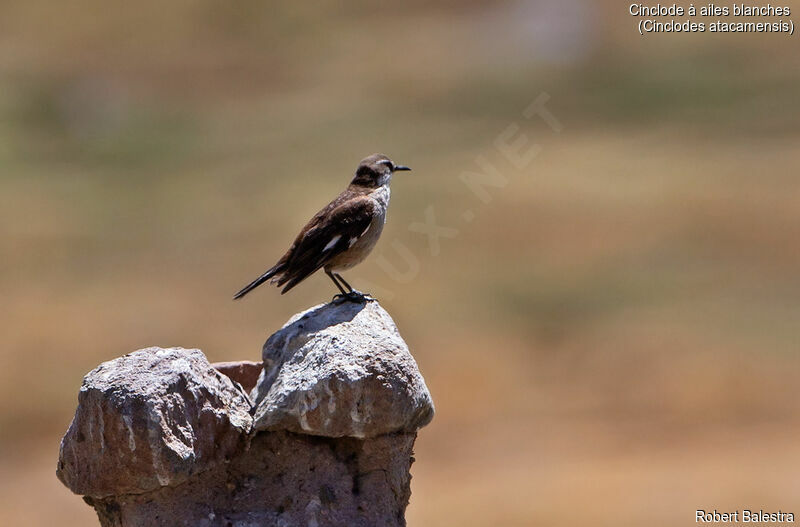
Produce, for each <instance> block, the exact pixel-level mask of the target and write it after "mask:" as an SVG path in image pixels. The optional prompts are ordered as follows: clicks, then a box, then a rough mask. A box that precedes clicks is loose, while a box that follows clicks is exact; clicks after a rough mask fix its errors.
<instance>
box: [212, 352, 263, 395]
mask: <svg viewBox="0 0 800 527" xmlns="http://www.w3.org/2000/svg"><path fill="white" fill-rule="evenodd" d="M211 365H212V366H213V367H214V368H215V369H216V370H217V371H218V372H220V373H223V374H225V375H226V376H227V377H228V378H229V379H230V380H232V381H234V382H238V383H239V384H241V385H242V388H244V389H245V391H247V392H250V390H252V389H253V388H255V387H256V382H258V376H259V375H261V370H263V369H264V364H263V363H261V362H253V361H251V360H240V361H235V362H214V363H212V364H211Z"/></svg>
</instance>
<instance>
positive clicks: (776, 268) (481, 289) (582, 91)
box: [0, 0, 800, 526]
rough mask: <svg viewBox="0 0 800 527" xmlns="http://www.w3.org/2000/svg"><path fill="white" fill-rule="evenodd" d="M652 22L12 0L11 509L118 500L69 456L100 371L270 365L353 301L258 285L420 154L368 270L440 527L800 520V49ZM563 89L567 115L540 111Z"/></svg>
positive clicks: (2, 204)
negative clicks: (403, 273) (284, 328)
mask: <svg viewBox="0 0 800 527" xmlns="http://www.w3.org/2000/svg"><path fill="white" fill-rule="evenodd" d="M625 13H626V6H625V5H623V4H621V3H619V2H610V1H604V2H591V3H590V2H582V1H573V2H556V1H532V2H518V3H516V2H506V1H490V0H474V1H470V2H453V1H446V2H436V3H434V4H431V3H429V2H412V3H410V4H409V3H407V4H404V5H403V6H402V7H401V6H399V5H398V6H380V7H379V6H375V5H374V4H372V3H367V2H350V3H348V4H346V5H341V4H340V3H334V2H323V3H321V4H320V3H317V4H313V5H288V4H279V3H271V2H270V3H263V2H254V1H246V2H237V3H230V4H220V3H215V2H209V1H192V2H189V1H178V2H172V3H169V4H163V3H157V2H152V1H146V2H139V3H136V4H126V5H115V6H111V5H109V4H107V3H101V2H98V1H96V0H80V1H78V2H72V3H68V4H46V3H43V2H35V1H34V2H23V1H21V0H9V1H6V2H4V3H3V4H2V5H0V290H1V291H2V298H3V302H0V315H1V316H0V333H2V334H3V335H4V337H5V343H4V346H3V350H4V351H3V356H2V357H3V359H4V360H3V364H4V367H3V369H2V373H0V401H2V402H0V471H2V472H3V473H4V474H6V478H3V481H2V482H0V496H3V499H2V501H0V505H1V506H0V510H2V511H3V512H2V513H0V523H3V524H9V525H15V524H25V525H39V524H41V525H50V524H52V523H53V522H54V521H55V522H58V523H59V524H60V525H85V524H87V523H90V522H92V521H93V519H92V512H91V510H90V509H89V508H88V507H86V506H85V505H84V504H83V503H82V502H81V501H80V500H79V499H77V498H76V497H74V496H71V495H70V494H69V492H68V491H67V490H66V489H64V488H63V487H61V486H60V484H59V483H58V482H57V481H56V479H55V477H54V470H55V461H56V445H57V442H58V438H59V437H60V435H61V434H62V433H63V431H64V430H65V429H66V427H67V425H68V423H69V421H70V419H71V416H72V412H73V410H74V405H75V400H76V399H75V397H76V392H77V389H78V387H79V383H80V379H81V377H82V375H83V374H84V373H86V372H87V371H88V370H90V369H91V368H93V367H94V366H95V365H97V363H98V362H100V361H103V360H108V359H111V358H113V357H116V356H118V355H121V354H123V353H126V352H129V351H132V350H134V349H138V348H142V347H146V346H149V345H161V346H171V345H180V346H184V347H199V348H201V349H203V351H204V352H205V353H206V354H207V355H208V356H209V357H210V358H211V359H212V360H236V359H255V358H257V357H258V356H259V350H260V347H261V344H262V342H263V340H264V339H265V337H266V336H267V335H268V334H269V333H271V332H272V331H274V330H275V329H277V328H278V327H280V325H282V324H283V323H284V322H285V320H286V319H287V318H288V317H289V316H290V315H291V314H293V313H295V312H296V311H298V310H300V309H303V308H305V307H308V306H309V305H312V304H314V303H318V302H321V301H325V300H327V299H328V298H329V297H330V296H332V295H333V293H334V291H332V287H331V285H330V284H329V283H328V282H327V280H326V279H325V278H324V277H320V278H312V279H310V280H308V281H307V282H306V283H304V284H303V285H302V286H300V287H298V288H297V289H296V290H294V291H292V293H291V294H290V295H287V296H285V297H281V296H280V295H279V294H278V292H277V291H275V290H270V289H269V288H265V289H264V290H259V291H258V292H257V293H255V294H254V295H253V296H252V297H248V299H247V300H246V301H245V302H240V303H233V302H231V301H230V297H231V295H232V293H233V292H234V291H236V290H237V289H238V288H239V287H240V286H241V285H242V284H244V283H245V282H247V281H248V280H249V279H251V278H252V277H253V276H255V275H256V274H258V273H259V272H261V271H262V270H263V269H264V268H266V267H268V266H269V265H271V264H272V263H273V261H274V260H275V259H276V258H278V257H279V256H280V254H281V253H282V251H283V250H284V249H285V248H286V245H287V244H288V243H289V242H290V241H291V239H292V237H293V236H294V234H295V233H296V231H297V229H298V228H299V227H300V226H301V225H302V224H303V223H304V222H305V221H306V220H307V219H308V217H309V216H310V215H311V214H313V213H314V212H316V210H317V209H318V208H319V207H320V206H322V205H323V204H324V203H326V201H327V200H328V199H330V198H331V197H332V196H334V195H335V194H336V193H337V192H339V191H340V190H341V189H342V188H343V187H344V186H345V185H346V184H347V182H348V180H349V178H350V174H351V173H352V171H353V169H354V167H355V165H356V163H357V162H358V160H359V159H361V158H362V157H364V156H366V155H368V154H370V153H372V152H375V151H380V152H384V153H386V154H388V155H390V156H391V157H392V158H393V159H395V160H396V161H398V162H402V163H405V164H408V165H410V166H412V167H413V168H414V171H413V172H411V173H410V174H403V175H400V176H398V177H397V178H395V181H394V182H393V200H392V206H391V209H390V215H389V222H388V224H387V228H386V230H385V233H384V238H383V240H382V242H381V244H380V245H379V248H378V250H377V254H376V255H375V256H374V257H373V258H372V259H371V260H370V261H368V263H365V264H364V265H363V266H361V267H359V268H358V269H355V270H353V271H351V272H350V274H349V275H348V276H347V279H348V281H350V282H351V283H353V284H354V285H355V286H357V287H362V286H361V284H368V285H369V286H370V287H374V288H375V289H374V291H380V292H381V293H382V294H379V295H378V296H380V297H381V300H382V303H383V304H384V305H385V306H386V307H387V309H389V311H390V312H391V313H392V315H393V316H394V317H395V319H396V321H397V322H398V325H399V327H400V329H401V331H402V333H403V335H404V337H405V338H406V340H407V341H408V342H409V345H410V346H411V348H412V351H413V352H414V354H415V356H416V357H417V359H418V362H419V363H420V365H421V367H422V370H423V373H424V374H425V376H426V378H427V380H428V383H429V385H430V388H431V390H432V392H433V395H434V398H435V400H436V404H437V411H438V414H437V418H436V420H435V421H434V423H433V424H432V425H431V427H430V428H428V429H425V430H424V431H423V432H422V433H421V434H420V438H419V442H418V448H417V456H416V457H417V460H418V461H417V463H416V464H415V466H414V475H415V479H414V485H413V491H414V495H413V497H412V503H411V506H410V509H409V520H410V523H411V524H412V525H507V526H511V525H529V524H531V523H542V524H548V525H574V524H576V523H590V524H592V525H615V526H616V525H628V524H634V523H637V524H640V523H642V522H643V521H644V522H646V523H647V524H649V525H674V524H675V523H676V522H678V521H680V520H679V518H684V517H685V514H688V513H689V512H691V511H693V510H694V509H695V508H697V507H698V506H700V505H708V506H711V505H714V506H716V507H717V508H718V509H720V510H722V509H724V508H725V507H729V508H735V507H741V506H742V504H743V503H745V502H746V503H750V502H751V501H752V499H751V498H753V497H758V498H759V499H760V501H759V506H762V507H764V509H765V510H766V509H767V508H769V507H774V508H775V509H776V510H777V508H778V507H783V510H786V509H787V507H789V506H790V505H791V503H794V501H792V500H796V491H795V492H793V491H792V489H795V487H796V484H795V482H796V476H795V475H794V474H793V473H792V472H791V471H790V470H784V469H783V468H781V467H791V466H793V465H794V464H796V462H797V460H798V459H800V450H798V447H797V445H796V441H795V440H794V438H795V437H796V434H797V431H798V424H799V423H800V420H798V418H799V417H800V411H799V410H800V407H799V406H798V405H797V403H796V402H795V400H796V399H795V397H794V393H793V389H792V387H793V383H794V377H795V374H796V372H797V371H798V370H797V368H798V358H797V354H796V351H797V346H798V341H799V340H800V335H798V329H797V328H798V327H799V326H800V278H799V277H798V276H799V275H798V273H797V269H798V266H799V265H800V250H798V244H797V240H798V239H799V237H800V209H798V206H797V204H798V199H799V198H800V181H798V179H797V178H796V169H797V166H798V164H800V150H798V149H797V144H798V137H799V136H800V121H798V119H797V115H798V112H799V111H800V107H798V105H800V102H798V99H797V96H796V95H797V93H798V88H800V55H798V54H797V52H796V47H795V46H794V45H793V44H792V41H791V40H790V39H788V38H787V37H785V36H780V35H764V36H756V35H713V36H712V35H658V36H648V37H646V38H642V37H640V36H639V35H638V34H637V32H636V29H635V25H634V24H633V23H632V20H631V18H629V17H626V15H625ZM542 92H546V93H548V94H550V96H551V100H550V101H549V103H548V108H549V109H550V110H551V111H552V112H553V113H554V114H555V115H556V116H557V117H558V119H559V120H560V121H561V122H562V123H563V124H564V130H563V131H562V132H561V133H560V134H555V133H553V132H552V131H551V130H550V129H549V128H548V127H547V126H546V125H544V123H542V122H541V121H538V120H536V119H534V120H526V119H524V118H523V117H522V114H521V112H522V110H523V109H524V108H525V107H527V105H528V104H530V103H531V102H532V101H533V100H534V99H535V98H536V97H537V96H538V95H539V94H540V93H542ZM512 123H516V124H517V125H519V126H520V127H521V131H522V132H523V133H525V134H526V136H527V137H528V139H529V140H531V141H535V142H537V143H538V144H539V145H540V146H541V147H542V151H541V154H540V155H539V156H538V157H537V158H536V159H535V160H534V161H533V162H532V163H531V164H530V166H528V167H525V168H524V169H518V168H515V167H514V166H513V165H511V164H509V163H508V161H506V160H505V159H503V157H502V156H501V155H500V154H499V153H498V152H497V150H496V149H495V147H494V146H493V142H494V141H495V139H496V138H497V137H498V134H500V133H501V132H502V131H503V130H505V129H506V128H507V127H508V126H509V125H510V124H512ZM478 155H482V156H484V157H486V158H487V159H489V160H490V162H491V163H493V164H494V165H495V166H496V167H497V168H498V170H500V171H501V173H502V174H503V175H504V176H505V177H506V178H507V179H508V185H507V186H506V187H503V188H491V187H487V189H488V190H489V192H490V194H491V200H490V202H489V203H487V204H484V203H482V202H481V201H480V200H478V199H477V198H476V196H474V195H473V194H472V193H471V192H470V191H469V189H468V188H467V187H466V186H465V185H463V184H462V183H461V182H460V180H459V175H460V174H461V173H462V172H464V171H469V170H475V169H476V165H475V158H476V156H478ZM428 207H433V209H434V210H435V213H436V218H437V223H439V224H441V225H444V226H449V227H453V228H457V229H458V231H459V233H458V235H457V236H456V237H455V238H453V239H442V240H440V242H441V252H440V254H438V255H432V254H431V253H430V251H429V246H428V240H427V239H426V237H425V236H421V235H420V234H418V233H415V232H412V231H410V230H409V229H408V226H409V225H410V224H411V223H413V222H421V221H424V220H423V218H424V212H425V210H426V209H427V208H428ZM465 211H471V212H473V214H474V219H473V220H472V221H469V222H467V221H465V220H464V219H463V213H464V212H465ZM393 242H399V243H402V244H403V245H404V246H406V247H407V248H408V249H409V250H410V251H411V254H412V255H413V256H414V258H415V260H416V261H417V263H418V264H419V269H420V270H419V273H418V274H417V275H416V276H415V277H414V278H413V279H411V280H410V281H408V282H407V283H406V282H399V281H397V280H396V279H395V278H393V277H392V276H391V275H390V274H388V273H387V272H385V270H384V269H383V268H382V267H381V266H380V265H379V264H378V260H379V257H380V256H383V257H384V258H385V259H386V260H387V261H389V262H390V263H392V264H393V265H396V266H397V268H399V269H403V267H404V265H405V263H404V261H403V259H402V257H401V255H400V254H399V253H397V252H396V251H395V250H394V249H393V247H392V243H393ZM743 460H744V461H743ZM795 490H796V489H795ZM621 496H622V497H621ZM654 496H660V497H659V498H658V499H657V501H656V498H655V497H654ZM41 499H45V500H46V501H47V503H48V506H47V507H42V506H40V505H38V503H39V500H41ZM487 503H489V504H492V505H493V506H491V507H488V506H485V505H486V504H487ZM578 504H581V506H580V507H578V506H577V505H578ZM667 505H669V507H667ZM687 511H688V512H687Z"/></svg>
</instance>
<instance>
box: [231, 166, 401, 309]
mask: <svg viewBox="0 0 800 527" xmlns="http://www.w3.org/2000/svg"><path fill="white" fill-rule="evenodd" d="M400 170H410V168H408V167H405V166H402V165H400V166H398V165H395V164H394V163H392V161H391V160H390V159H389V158H388V157H386V156H384V155H382V154H373V155H371V156H369V157H367V158H365V159H363V160H362V161H361V163H359V165H358V169H357V170H356V174H355V177H354V178H353V180H352V181H351V183H350V185H349V186H348V187H347V189H345V190H344V192H342V193H341V194H339V196H338V197H337V198H336V199H334V200H333V201H331V202H330V203H329V204H328V205H326V206H325V207H324V208H323V209H322V210H320V211H319V212H318V213H317V214H315V215H314V217H313V218H311V220H310V221H309V222H308V223H307V224H306V226H305V227H303V229H302V230H301V231H300V234H298V235H297V237H296V238H295V240H294V243H293V244H292V246H291V247H289V250H288V251H286V254H284V255H283V256H282V257H281V259H280V260H278V263H276V264H275V265H274V266H272V267H271V268H270V269H268V270H267V271H266V272H265V273H264V274H262V275H261V276H259V277H258V278H256V279H255V280H253V281H252V282H251V283H250V284H248V285H246V286H245V287H243V288H242V290H241V291H239V292H238V293H236V295H234V299H239V298H242V297H243V296H245V295H246V294H247V293H249V292H250V291H252V290H253V289H255V288H256V287H258V286H259V285H261V284H263V283H264V282H266V281H267V280H269V281H270V282H271V283H273V284H275V285H277V286H278V287H281V286H283V290H282V291H281V294H283V293H286V292H287V291H289V290H290V289H292V288H293V287H294V286H296V285H297V284H299V283H300V282H302V281H303V280H305V279H306V278H307V277H308V276H310V275H311V274H313V273H315V272H316V271H318V270H319V269H324V270H325V273H326V274H327V275H328V276H329V277H330V278H331V280H333V283H334V284H336V287H337V288H339V290H340V291H341V293H342V295H344V296H346V297H348V298H363V296H364V295H363V294H361V293H359V292H357V291H355V290H353V288H351V287H350V286H349V284H347V282H345V281H344V279H343V278H342V277H341V276H340V275H339V274H338V272H339V271H342V270H345V269H349V268H351V267H353V266H354V265H357V264H358V263H360V262H362V261H363V260H364V258H366V257H367V255H368V254H369V253H370V252H371V251H372V248H373V247H374V246H375V244H376V243H377V241H378V238H379V237H380V234H381V231H382V230H383V224H384V222H385V220H386V208H387V207H388V205H389V196H390V192H389V182H390V181H391V177H392V174H393V173H394V172H395V171H400ZM337 279H338V280H337ZM339 281H341V284H340V283H339ZM342 284H344V286H346V288H347V290H345V289H344V288H343V287H342Z"/></svg>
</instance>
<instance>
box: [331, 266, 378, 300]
mask: <svg viewBox="0 0 800 527" xmlns="http://www.w3.org/2000/svg"><path fill="white" fill-rule="evenodd" d="M333 275H334V276H336V278H338V279H339V281H340V282H342V283H343V284H344V286H345V287H346V288H347V289H349V291H348V292H347V293H344V291H343V292H342V293H343V294H344V296H345V297H347V299H348V300H351V301H353V302H372V301H373V300H375V299H374V298H372V297H371V296H370V295H368V294H367V293H362V292H361V291H358V290H356V289H353V287H352V286H351V285H350V284H348V283H347V280H345V279H344V278H342V275H340V274H339V273H333ZM337 296H338V295H337Z"/></svg>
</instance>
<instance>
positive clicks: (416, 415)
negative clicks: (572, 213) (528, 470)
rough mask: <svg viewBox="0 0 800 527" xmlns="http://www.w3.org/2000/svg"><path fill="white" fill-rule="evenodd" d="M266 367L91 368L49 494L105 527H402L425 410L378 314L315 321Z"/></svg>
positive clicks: (362, 311) (153, 354) (141, 360)
mask: <svg viewBox="0 0 800 527" xmlns="http://www.w3.org/2000/svg"><path fill="white" fill-rule="evenodd" d="M262 358H263V368H262V364H261V363H247V362H242V363H224V364H218V365H212V364H209V362H208V361H207V359H206V358H205V356H204V355H203V353H202V352H200V351H199V350H186V349H182V348H170V349H161V348H148V349H143V350H139V351H136V352H134V353H131V354H128V355H125V356H123V357H120V358H117V359H114V360H111V361H109V362H105V363H103V364H101V365H100V366H98V367H97V368H95V369H94V370H92V371H91V372H90V373H89V374H87V375H86V377H85V378H84V380H83V385H82V386H81V389H80V392H79V395H78V409H77V411H76V413H75V418H74V419H73V422H72V424H71V425H70V427H69V429H68V430H67V433H66V435H65V436H64V438H63V439H62V441H61V451H60V456H59V462H58V469H57V475H58V477H59V479H60V480H61V481H62V482H63V483H64V484H65V485H66V486H67V487H69V489H70V490H72V491H73V492H75V493H76V494H81V495H83V496H84V500H85V501H86V502H87V503H88V504H90V505H91V506H93V507H94V508H95V510H96V511H97V514H98V517H99V519H100V524H101V525H103V526H120V527H122V526H124V527H128V526H158V525H164V526H178V525H186V526H231V527H233V526H241V527H244V526H248V527H249V526H253V527H255V526H286V527H289V526H296V525H302V526H316V527H323V526H348V527H352V526H362V525H363V526H374V525H382V526H384V525H385V526H401V525H405V517H404V516H405V509H406V506H407V504H408V500H409V497H410V495H411V490H410V481H411V475H410V472H409V470H410V467H411V463H412V462H413V457H412V448H413V446H414V440H415V438H416V434H417V430H418V429H419V428H421V427H422V426H424V425H426V424H427V423H429V422H430V420H431V419H432V417H433V402H432V401H431V397H430V394H429V393H428V389H427V387H426V386H425V381H424V380H423V378H422V376H421V375H420V373H419V370H418V369H417V364H416V362H415V361H414V359H413V357H412V356H411V354H410V353H409V351H408V348H407V346H406V344H405V342H403V339H402V338H401V337H400V335H399V333H398V331H397V328H396V327H395V325H394V322H393V321H392V319H391V318H390V317H389V315H388V313H386V311H384V310H383V309H382V308H381V307H380V305H378V303H377V302H368V303H363V304H354V303H348V302H345V303H340V304H324V305H320V306H317V307H314V308H312V309H310V310H308V311H306V312H304V313H300V314H298V315H295V316H294V317H293V318H292V319H291V320H289V322H288V323H287V324H286V325H285V326H284V327H283V328H282V329H281V330H279V331H278V332H277V333H275V334H274V335H272V336H271V337H270V338H269V339H268V340H267V342H266V344H265V345H264V349H263V352H262ZM223 373H224V374H223ZM256 378H257V381H256ZM254 383H255V385H253V384H254ZM248 392H249V393H248Z"/></svg>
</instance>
